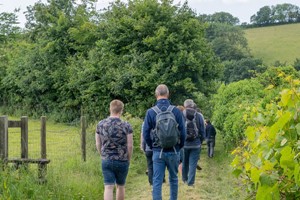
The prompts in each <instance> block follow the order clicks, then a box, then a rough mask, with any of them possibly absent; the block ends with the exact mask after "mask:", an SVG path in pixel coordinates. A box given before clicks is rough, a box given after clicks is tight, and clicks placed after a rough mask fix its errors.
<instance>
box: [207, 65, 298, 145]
mask: <svg viewBox="0 0 300 200" xmlns="http://www.w3.org/2000/svg"><path fill="white" fill-rule="evenodd" d="M280 73H285V74H288V75H290V76H291V77H294V78H299V74H298V73H297V71H296V70H295V69H294V68H293V67H281V68H275V67H269V68H268V69H267V70H266V71H265V72H263V73H262V74H257V75H256V76H257V77H256V78H252V79H245V80H242V81H238V82H232V83H230V84H228V85H222V86H221V87H220V88H219V90H218V92H217V94H216V95H214V96H213V99H212V103H213V105H214V108H213V117H212V121H213V122H214V125H215V126H216V128H217V129H219V130H220V133H221V134H222V135H223V138H224V140H225V144H226V145H228V146H229V147H235V146H236V145H237V144H239V143H240V141H241V140H242V139H243V138H244V137H245V135H244V131H245V129H246V127H247V126H248V125H249V124H248V121H245V120H244V117H245V116H246V115H247V114H248V113H249V112H250V111H251V110H250V108H251V107H252V106H254V105H256V104H257V102H261V104H262V105H264V106H266V104H267V103H268V102H269V101H271V100H274V101H276V95H277V93H278V92H279V91H280V90H282V88H284V87H285V83H284V80H283V78H282V77H281V76H279V77H278V74H280ZM269 85H272V90H264V88H266V87H268V86H269Z"/></svg>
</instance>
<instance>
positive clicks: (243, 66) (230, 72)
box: [223, 57, 266, 84]
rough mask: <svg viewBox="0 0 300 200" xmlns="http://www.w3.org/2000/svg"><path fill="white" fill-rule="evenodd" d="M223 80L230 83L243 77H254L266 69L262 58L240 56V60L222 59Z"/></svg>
mask: <svg viewBox="0 0 300 200" xmlns="http://www.w3.org/2000/svg"><path fill="white" fill-rule="evenodd" d="M223 64H224V66H225V67H224V68H225V71H224V81H225V83H227V84H228V83H231V82H235V81H239V80H243V79H249V78H251V77H255V76H256V75H257V74H259V73H262V72H264V71H265V70H266V67H265V66H263V65H262V60H260V59H257V58H251V57H248V58H242V59H241V60H231V61H224V62H223Z"/></svg>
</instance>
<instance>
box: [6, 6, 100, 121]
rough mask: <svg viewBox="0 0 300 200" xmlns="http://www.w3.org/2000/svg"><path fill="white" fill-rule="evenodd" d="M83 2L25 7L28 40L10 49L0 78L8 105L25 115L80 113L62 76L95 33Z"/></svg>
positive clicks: (89, 43) (93, 37)
mask: <svg viewBox="0 0 300 200" xmlns="http://www.w3.org/2000/svg"><path fill="white" fill-rule="evenodd" d="M88 2H90V1H85V3H84V4H80V5H77V4H75V1H68V0H58V1H54V0H49V1H48V3H41V2H38V3H36V4H34V5H33V6H30V7H29V8H28V12H27V19H28V21H27V23H26V27H27V30H26V33H25V35H24V36H25V38H27V39H26V40H24V42H23V43H20V44H19V45H16V46H15V51H14V52H13V54H11V58H12V62H11V63H10V68H9V70H8V74H7V76H6V77H5V79H4V80H3V84H4V86H5V87H6V88H7V89H8V91H7V94H6V95H5V96H6V97H7V98H9V99H10V103H11V104H12V105H15V106H17V105H19V106H22V107H23V109H24V110H26V111H27V112H28V113H29V114H30V113H49V112H51V113H58V114H59V117H60V118H62V119H65V120H68V119H72V118H73V117H74V115H75V114H77V116H78V115H79V113H80V108H78V105H77V104H76V105H74V103H73V102H72V101H73V99H74V96H73V93H72V91H69V89H70V88H68V87H67V85H68V84H67V83H68V79H69V76H68V73H66V72H67V66H68V62H69V59H70V58H72V57H75V56H77V55H85V54H86V52H85V51H87V50H89V48H90V47H91V45H92V42H91V40H95V39H96V36H95V35H97V34H96V33H95V32H91V30H93V29H95V25H93V23H91V21H90V17H91V15H90V13H88V11H89V9H88V8H89V7H88V4H87V3H88ZM87 29H89V31H90V32H89V31H87ZM78 30H80V31H82V32H81V36H82V37H79V36H78ZM93 33H94V34H95V35H93ZM87 35H89V36H87ZM88 46H89V47H88ZM83 51H84V53H83ZM12 92H13V94H14V95H13V96H12V97H10V95H11V94H12ZM76 98H77V97H76ZM76 98H75V101H76V102H78V99H76ZM70 101H71V102H72V103H70ZM15 103H17V104H15ZM62 110H63V111H64V112H61V111H62ZM74 113H75V114H74Z"/></svg>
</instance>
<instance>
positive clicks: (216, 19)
mask: <svg viewBox="0 0 300 200" xmlns="http://www.w3.org/2000/svg"><path fill="white" fill-rule="evenodd" d="M198 18H199V19H200V20H201V21H203V22H210V23H221V24H228V25H237V24H238V23H239V22H240V20H239V19H238V18H237V17H234V16H232V15H231V14H230V13H227V12H216V13H214V14H212V15H206V14H203V15H199V16H198Z"/></svg>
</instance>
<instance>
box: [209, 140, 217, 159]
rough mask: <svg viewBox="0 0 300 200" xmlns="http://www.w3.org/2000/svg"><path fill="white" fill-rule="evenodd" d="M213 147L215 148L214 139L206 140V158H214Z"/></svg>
mask: <svg viewBox="0 0 300 200" xmlns="http://www.w3.org/2000/svg"><path fill="white" fill-rule="evenodd" d="M214 147H215V140H214V139H209V140H207V148H208V149H207V155H208V157H210V158H211V157H213V156H214Z"/></svg>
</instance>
